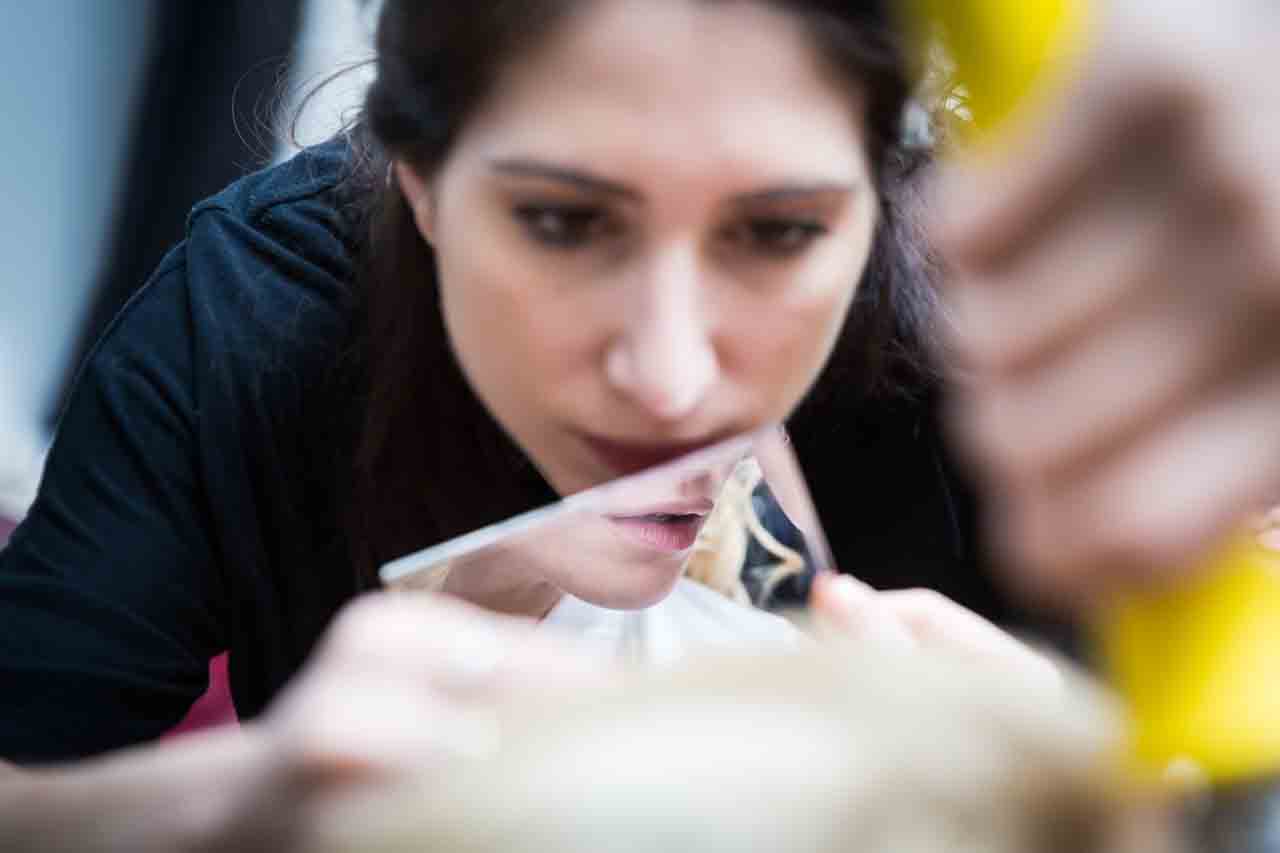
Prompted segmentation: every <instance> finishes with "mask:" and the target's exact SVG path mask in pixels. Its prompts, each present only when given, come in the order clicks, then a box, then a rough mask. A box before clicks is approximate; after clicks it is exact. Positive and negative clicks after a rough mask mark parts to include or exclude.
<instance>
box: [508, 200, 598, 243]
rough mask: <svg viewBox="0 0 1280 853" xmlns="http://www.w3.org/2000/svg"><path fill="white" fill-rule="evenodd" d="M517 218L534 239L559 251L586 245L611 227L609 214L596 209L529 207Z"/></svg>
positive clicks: (521, 209) (520, 210)
mask: <svg viewBox="0 0 1280 853" xmlns="http://www.w3.org/2000/svg"><path fill="white" fill-rule="evenodd" d="M515 216H516V218H517V219H518V220H520V223H521V224H522V225H524V227H525V229H526V230H527V231H528V232H529V234H530V236H532V237H533V239H534V240H536V241H537V242H539V243H542V244H543V245H546V246H550V247H552V248H556V249H576V248H579V247H581V246H585V245H586V244H588V243H590V242H591V241H592V240H593V239H595V238H596V237H598V236H600V235H602V234H604V233H605V232H606V231H607V230H608V228H609V219H608V216H607V215H606V213H605V212H604V211H603V210H600V209H598V208H593V207H583V206H576V205H542V204H525V205H520V206H519V207H517V208H516V209H515Z"/></svg>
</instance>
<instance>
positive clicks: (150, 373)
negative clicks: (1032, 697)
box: [0, 247, 226, 763]
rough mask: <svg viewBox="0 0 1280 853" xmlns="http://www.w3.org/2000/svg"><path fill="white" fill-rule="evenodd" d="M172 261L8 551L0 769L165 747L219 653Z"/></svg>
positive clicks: (123, 331)
mask: <svg viewBox="0 0 1280 853" xmlns="http://www.w3.org/2000/svg"><path fill="white" fill-rule="evenodd" d="M185 281H186V263H185V253H184V249H183V248H181V247H180V248H179V249H177V250H175V251H174V252H173V253H172V254H171V255H170V256H169V257H168V258H167V259H166V260H165V262H164V264H162V266H161V268H160V269H159V270H158V271H157V273H156V275H155V276H154V278H153V280H152V282H151V283H150V284H149V285H148V286H147V287H146V288H144V289H143V290H142V291H141V292H140V293H139V295H138V296H137V297H135V298H134V300H133V301H132V302H130V303H129V305H128V306H126V308H125V310H124V311H123V312H122V313H121V315H120V316H119V317H118V318H117V320H116V321H115V323H114V324H113V325H112V326H111V327H110V329H109V330H108V332H107V334H106V335H105V336H104V338H103V339H102V341H101V343H100V344H99V345H98V346H97V348H96V349H95V350H94V351H93V352H92V353H91V354H90V356H89V358H88V360H87V361H86V363H85V366H84V368H83V370H82V372H81V374H80V376H79V378H78V380H77V383H76V386H75V390H74V391H73V392H72V394H71V396H70V398H69V400H68V403H67V407H66V409H65V411H64V413H63V416H62V419H61V422H60V424H59V427H58V430H57V433H56V438H55V441H54V444H53V447H52V449H51V451H50V455H49V458H48V462H47V465H46V468H45V472H44V477H43V480H42V482H41V485H40V489H39V492H38V495H37V498H36V501H35V503H34V505H33V506H32V508H31V512H30V514H29V515H28V517H27V518H26V520H25V521H24V522H23V523H22V524H21V525H20V526H19V527H18V529H17V530H16V531H15V533H14V535H13V537H12V539H11V540H10V543H9V545H8V547H7V548H5V549H4V550H3V551H0V696H3V697H4V698H3V708H4V711H3V713H0V756H2V757H4V758H5V759H8V760H11V761H16V762H20V763H41V762H49V761H57V760H62V759H71V758H77V757H83V756H87V755H91V754H94V753H99V752H103V751H107V750H110V749H113V748H117V747H120V746H124V745H127V744H132V743H136V742H139V741H143V740H148V739H151V738H154V737H157V736H158V735H160V734H161V733H163V732H164V731H165V730H166V729H168V728H169V727H171V726H173V725H174V724H175V723H177V722H178V721H179V720H180V719H181V718H182V716H183V715H184V713H185V712H186V710H187V709H188V708H189V706H190V705H191V703H192V702H193V701H194V700H195V699H196V698H198V697H199V696H200V694H201V693H202V692H203V690H204V689H205V687H206V682H207V662H208V659H209V658H210V657H211V656H213V655H215V654H216V653H218V652H219V651H221V650H222V649H223V648H225V646H226V638H225V636H224V633H223V626H224V625H225V624H226V620H225V607H226V604H225V602H226V591H225V589H224V580H223V579H222V578H221V577H220V575H219V572H218V569H217V564H216V560H215V552H214V548H213V546H212V544H211V536H210V533H209V518H208V516H209V513H208V509H207V506H206V501H205V499H204V497H203V495H204V490H203V486H202V483H201V475H200V466H199V464H198V460H197V442H196V439H195V436H196V434H197V426H198V419H199V417H200V412H199V411H198V406H197V404H196V402H195V396H194V393H193V387H194V382H193V376H192V373H193V364H192V343H191V342H192V338H193V334H192V333H193V330H192V317H191V311H190V305H189V298H188V292H187V289H186V286H185Z"/></svg>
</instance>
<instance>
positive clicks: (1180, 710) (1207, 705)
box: [907, 0, 1280, 784]
mask: <svg viewBox="0 0 1280 853" xmlns="http://www.w3.org/2000/svg"><path fill="white" fill-rule="evenodd" d="M1088 6H1089V4H1088V3H1087V2H1086V0H911V2H910V3H909V4H908V6H907V8H908V9H909V10H910V12H911V14H912V15H913V16H914V17H913V20H912V21H911V22H910V23H911V28H912V29H913V30H914V31H915V33H916V35H917V38H918V39H919V40H920V44H921V45H922V46H924V47H923V48H922V49H924V50H927V49H928V44H929V40H931V39H934V38H940V39H941V41H942V44H943V46H944V48H945V50H946V52H947V54H948V56H949V58H950V60H951V61H952V62H953V63H954V66H955V73H956V78H957V79H956V83H957V84H958V86H959V87H960V89H961V92H962V93H963V97H964V103H965V106H966V107H967V108H968V110H969V113H970V116H971V118H972V124H973V129H974V130H976V131H977V134H978V137H979V141H980V142H981V143H984V145H985V144H986V143H989V142H990V141H991V139H992V138H993V137H995V136H997V132H998V131H1000V130H1001V129H1003V128H1004V127H1007V126H1008V123H1009V121H1010V118H1011V117H1012V116H1013V115H1014V114H1015V113H1016V112H1017V111H1018V110H1019V109H1022V108H1023V107H1024V106H1025V104H1027V103H1028V100H1030V102H1031V103H1032V104H1034V103H1035V102H1036V101H1037V100H1043V98H1044V97H1046V95H1045V92H1046V90H1047V91H1048V92H1049V93H1050V94H1051V93H1052V82H1053V80H1054V79H1055V77H1057V76H1059V75H1061V74H1062V72H1063V68H1064V65H1069V63H1070V61H1071V59H1072V57H1073V56H1075V55H1078V54H1079V51H1080V50H1081V48H1083V47H1084V46H1085V43H1086V41H1087V37H1088V34H1089V32H1088V31H1089V9H1088ZM1188 499H1193V496H1188ZM1190 577H1192V578H1193V580H1191V581H1190V582H1189V583H1187V584H1185V585H1183V586H1181V587H1179V588H1178V589H1176V590H1174V591H1170V592H1167V593H1164V594H1152V595H1150V596H1147V597H1139V598H1135V599H1134V600H1130V601H1126V602H1124V603H1123V604H1122V605H1120V606H1118V607H1116V608H1115V610H1114V612H1111V613H1108V614H1104V616H1103V619H1102V624H1101V628H1100V631H1099V639H1100V644H1101V650H1102V653H1103V661H1102V663H1103V665H1104V667H1105V668H1106V670H1107V672H1108V674H1109V676H1110V678H1111V680H1112V683H1113V684H1114V685H1115V686H1116V687H1117V688H1118V690H1119V692H1120V694H1121V695H1122V696H1123V697H1124V698H1125V699H1126V700H1127V702H1128V704H1129V708H1130V711H1131V714H1132V724H1133V747H1134V751H1135V758H1136V759H1137V761H1138V764H1139V767H1140V769H1141V770H1142V771H1143V772H1144V773H1146V774H1151V776H1152V777H1154V778H1159V777H1160V776H1161V775H1162V774H1163V773H1164V771H1165V770H1166V769H1168V768H1169V767H1170V766H1171V765H1176V764H1182V765H1183V766H1186V763H1187V762H1191V763H1192V764H1194V765H1195V766H1196V767H1198V768H1199V769H1200V770H1201V771H1203V772H1204V774H1205V775H1206V777H1207V779H1208V781H1210V782H1211V783H1214V784H1231V783H1235V782H1250V781H1252V780H1260V779H1265V778H1267V777H1277V776H1280V555H1277V553H1276V552H1274V551H1269V550H1267V549H1266V548H1264V547H1262V546H1261V545H1259V544H1258V543H1257V542H1256V540H1254V539H1253V538H1247V539H1246V538H1242V539H1241V540H1239V541H1236V542H1233V543H1231V544H1230V545H1229V546H1228V547H1227V548H1225V549H1224V550H1223V552H1222V553H1221V554H1220V555H1219V556H1218V557H1217V559H1215V560H1213V561H1212V563H1211V565H1209V566H1207V567H1204V569H1202V570H1200V571H1196V572H1192V573H1191V574H1190Z"/></svg>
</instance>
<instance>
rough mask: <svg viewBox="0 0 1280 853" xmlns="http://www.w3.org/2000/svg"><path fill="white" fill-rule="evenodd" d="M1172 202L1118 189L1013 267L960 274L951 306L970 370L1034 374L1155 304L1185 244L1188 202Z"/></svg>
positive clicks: (957, 346)
mask: <svg viewBox="0 0 1280 853" xmlns="http://www.w3.org/2000/svg"><path fill="white" fill-rule="evenodd" d="M1168 195H1169V194H1168V193H1167V192H1165V191H1163V190H1155V189H1151V188H1149V187H1147V186H1142V185H1139V182H1138V181H1137V180H1134V181H1131V182H1129V183H1128V184H1126V185H1125V186H1123V187H1121V186H1116V187H1110V188H1108V189H1107V191H1106V192H1105V193H1104V194H1101V195H1100V196H1099V197H1097V198H1094V199H1092V200H1091V201H1090V202H1089V203H1087V204H1084V205H1082V206H1081V207H1080V208H1078V209H1077V210H1074V211H1072V212H1070V213H1068V214H1067V215H1065V216H1063V217H1062V218H1061V219H1060V220H1059V221H1058V227H1057V230H1056V232H1055V234H1054V235H1052V237H1046V239H1045V240H1044V243H1043V245H1041V246H1039V247H1038V248H1037V249H1035V250H1034V251H1026V252H1024V253H1023V254H1022V255H1021V256H1020V257H1019V258H1018V259H1017V260H1015V261H1013V262H1011V263H1010V264H1009V265H1008V266H1007V267H1005V268H1003V269H1001V270H999V271H996V272H992V273H989V274H986V275H982V274H975V275H972V276H965V275H964V274H963V272H958V273H956V274H955V278H956V282H955V283H954V284H953V285H952V286H951V287H950V288H949V290H948V293H947V295H946V299H947V302H948V303H949V306H950V307H951V309H952V313H953V316H954V318H955V321H954V323H953V332H954V334H953V339H954V340H953V344H954V350H955V352H956V353H957V355H958V357H959V358H960V360H961V361H962V363H964V364H965V365H967V366H969V367H971V368H973V369H976V370H979V371H983V372H986V373H991V374H998V375H1006V374H1017V373H1019V372H1024V371H1027V370H1031V369H1034V368H1035V367H1036V366H1037V365H1038V364H1040V363H1042V362H1044V361H1046V360H1047V359H1048V358H1050V357H1051V356H1053V355H1054V354H1056V353H1058V352H1061V351H1062V350H1063V349H1064V348H1066V347H1068V346H1069V345H1070V344H1073V343H1076V342H1078V341H1079V340H1080V339H1081V338H1082V337H1084V336H1085V335H1087V334H1088V333H1089V332H1091V331H1092V330H1093V329H1095V328H1097V327H1098V326H1099V325H1100V324H1102V323H1104V322H1106V321H1107V320H1108V319H1110V318H1111V317H1113V316H1115V315H1116V314H1118V313H1120V312H1122V311H1124V310H1126V309H1128V308H1129V307H1130V306H1131V305H1132V303H1134V302H1140V301H1143V300H1149V299H1150V298H1151V294H1150V293H1149V291H1150V290H1151V288H1152V287H1153V286H1160V285H1163V284H1164V282H1163V281H1162V280H1161V274H1162V273H1163V272H1165V266H1166V264H1167V260H1166V259H1167V258H1168V257H1169V256H1170V253H1171V252H1173V251H1176V250H1177V249H1178V248H1180V244H1178V243H1177V242H1176V241H1177V240H1179V239H1181V237H1182V234H1180V233H1178V232H1179V231H1180V230H1181V229H1180V228H1179V227H1178V226H1177V225H1176V224H1175V222H1174V220H1175V217H1177V215H1178V214H1177V210H1178V208H1179V205H1178V204H1176V203H1175V201H1176V200H1172V199H1170V198H1169V197H1168Z"/></svg>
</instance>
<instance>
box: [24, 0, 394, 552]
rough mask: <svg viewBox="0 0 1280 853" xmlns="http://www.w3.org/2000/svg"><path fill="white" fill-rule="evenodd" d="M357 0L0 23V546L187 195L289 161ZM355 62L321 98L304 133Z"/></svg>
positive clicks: (341, 60)
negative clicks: (77, 385)
mask: <svg viewBox="0 0 1280 853" xmlns="http://www.w3.org/2000/svg"><path fill="white" fill-rule="evenodd" d="M374 6H375V4H373V3H370V2H361V0H217V2H198V0H115V1H114V2H102V0H42V2H41V3H29V4H20V5H17V6H15V7H13V8H12V9H9V10H7V11H8V15H7V22H6V24H7V25H6V26H5V27H3V28H0V57H3V59H2V60H0V61H3V62H7V63H8V64H9V67H8V68H5V69H4V72H5V73H3V74H0V109H2V110H3V114H4V115H5V116H6V119H7V122H6V123H7V129H8V134H7V137H6V141H5V142H4V143H2V145H3V150H4V156H3V157H0V176H2V177H0V186H3V187H4V199H5V202H6V203H5V204H4V205H3V207H2V208H0V210H2V211H3V212H2V213H0V216H3V221H2V223H0V226H2V227H0V251H3V256H4V257H5V258H6V260H7V261H8V262H7V264H6V270H5V275H4V277H3V285H0V542H3V541H4V538H5V536H6V533H7V527H8V524H7V523H6V521H5V519H9V520H10V521H11V520H12V519H14V518H16V517H19V516H20V515H21V514H22V513H23V511H24V510H25V508H26V505H27V503H28V502H29V501H30V499H31V496H32V493H33V491H34V488H35V483H36V480H37V477H38V472H39V468H40V464H41V461H42V459H43V453H44V450H45V448H46V447H47V445H48V441H49V439H50V437H51V435H52V430H53V427H54V425H55V424H56V420H57V415H58V412H59V410H60V407H61V404H62V401H63V399H64V398H65V395H66V392H67V389H68V386H69V384H70V382H71V380H72V379H73V377H74V374H75V371H76V368H77V367H78V365H79V363H80V361H81V359H82V358H83V357H84V355H85V353H86V352H87V350H88V349H89V348H90V347H91V346H92V343H93V341H94V340H96V339H97V337H98V335H99V334H100V333H101V332H102V330H103V328H104V327H105V325H106V324H107V323H108V322H110V320H111V318H112V317H113V316H114V315H115V313H116V312H117V311H118V310H119V309H120V307H121V306H122V305H123V304H124V302H125V301H126V300H127V299H128V298H129V296H130V295H132V294H133V292H134V291H136V290H137V289H138V288H139V287H140V286H142V284H143V283H144V282H145V281H146V279H147V277H148V276H149V275H150V273H151V271H152V270H153V269H154V268H155V267H156V265H157V264H158V263H159V262H160V259H161V258H162V257H163V255H164V254H165V252H167V251H168V250H169V249H170V248H171V247H172V246H173V245H174V244H176V243H177V242H178V241H180V240H181V239H182V236H183V229H184V225H185V219H186V214H187V212H188V211H189V210H190V208H191V207H192V205H194V204H195V203H196V202H197V201H199V200H200V199H202V198H204V197H206V196H208V195H211V194H213V193H215V192H217V191H218V190H220V189H221V188H222V187H224V186H225V185H226V184H228V183H230V182H231V181H233V180H235V179H236V178H238V177H240V176H241V175H244V174H246V173H248V172H250V171H253V170H256V169H258V168H261V167H262V166H264V165H267V164H269V163H270V162H272V161H275V160H279V159H282V158H283V157H286V156H288V155H289V154H290V153H291V151H292V150H293V149H292V148H291V145H290V143H289V140H288V129H289V123H290V119H291V118H292V116H293V115H294V112H295V111H296V109H297V106H298V104H299V103H300V97H301V94H302V93H303V92H306V91H308V90H310V89H311V88H314V87H315V86H316V85H317V84H318V82H319V81H320V80H322V79H323V78H324V77H326V76H328V75H329V74H331V73H332V72H334V71H336V70H339V69H341V68H343V67H346V66H349V65H352V64H354V63H356V62H358V61H359V60H361V59H364V58H366V57H367V56H368V54H369V29H370V24H371V21H372V16H373V14H375V13H376V9H375V8H373V7H374ZM367 74H368V72H367V70H364V71H358V72H355V73H353V74H349V75H347V76H346V77H344V78H343V79H342V80H340V81H339V82H337V83H335V84H333V85H331V86H329V87H326V88H325V89H324V90H322V94H321V96H320V97H318V98H316V99H315V100H314V101H313V102H312V103H311V104H310V105H309V106H308V110H307V112H306V113H305V114H304V116H303V121H302V122H301V123H300V126H299V128H298V130H299V139H300V141H301V142H303V143H312V142H318V141H320V139H322V138H324V137H325V136H326V135H328V134H329V133H331V132H333V130H335V129H336V128H337V127H338V126H339V124H340V123H341V120H342V118H344V117H345V116H346V115H348V114H349V112H350V109H351V108H352V107H353V106H354V105H356V104H358V101H359V95H360V91H361V90H362V86H363V84H364V82H365V81H367Z"/></svg>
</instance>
